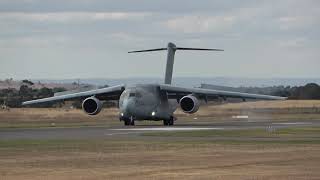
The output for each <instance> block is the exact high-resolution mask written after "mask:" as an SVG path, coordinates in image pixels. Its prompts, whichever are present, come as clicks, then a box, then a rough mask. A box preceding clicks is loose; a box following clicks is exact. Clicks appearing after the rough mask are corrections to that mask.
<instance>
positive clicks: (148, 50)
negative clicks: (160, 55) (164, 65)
mask: <svg viewBox="0 0 320 180" xmlns="http://www.w3.org/2000/svg"><path fill="white" fill-rule="evenodd" d="M163 50H167V48H157V49H146V50H139V51H130V52H128V53H138V52H150V51H163Z"/></svg>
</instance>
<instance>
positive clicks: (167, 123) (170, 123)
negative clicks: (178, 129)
mask: <svg viewBox="0 0 320 180" xmlns="http://www.w3.org/2000/svg"><path fill="white" fill-rule="evenodd" d="M174 121H175V117H173V116H170V119H165V120H163V125H164V126H173V124H174Z"/></svg>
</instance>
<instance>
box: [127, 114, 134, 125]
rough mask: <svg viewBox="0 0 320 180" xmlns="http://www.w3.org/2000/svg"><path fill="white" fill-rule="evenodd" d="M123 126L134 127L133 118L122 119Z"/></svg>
mask: <svg viewBox="0 0 320 180" xmlns="http://www.w3.org/2000/svg"><path fill="white" fill-rule="evenodd" d="M124 125H125V126H134V125H135V124H134V118H133V117H132V116H131V117H130V118H126V119H124Z"/></svg>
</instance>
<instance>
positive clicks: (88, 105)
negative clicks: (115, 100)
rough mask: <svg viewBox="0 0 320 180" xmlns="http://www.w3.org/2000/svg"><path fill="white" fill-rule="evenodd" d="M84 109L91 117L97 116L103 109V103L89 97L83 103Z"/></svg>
mask: <svg viewBox="0 0 320 180" xmlns="http://www.w3.org/2000/svg"><path fill="white" fill-rule="evenodd" d="M82 109H83V111H84V112H86V113H87V114H89V115H96V114H98V113H99V112H100V111H101V109H102V103H101V101H100V100H99V99H97V98H96V97H89V98H87V99H85V100H84V101H83V102H82Z"/></svg>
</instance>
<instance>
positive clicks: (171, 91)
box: [23, 43, 286, 126]
mask: <svg viewBox="0 0 320 180" xmlns="http://www.w3.org/2000/svg"><path fill="white" fill-rule="evenodd" d="M162 50H167V65H166V72H165V80H164V84H136V85H118V86H112V87H107V88H101V89H96V90H90V91H84V92H78V93H70V94H66V95H58V96H53V97H49V98H43V99H37V100H32V101H26V102H23V105H31V104H37V103H45V102H54V101H63V100H73V99H80V100H82V108H83V110H84V112H85V113H87V114H88V115H96V114H98V113H99V112H100V111H101V109H102V103H103V101H108V100H119V110H120V111H119V117H120V121H124V125H126V126H127V125H134V124H135V123H134V122H135V120H153V121H159V120H163V124H164V125H166V126H170V125H173V124H174V121H175V120H176V118H175V117H174V116H173V113H174V111H175V110H176V109H177V107H178V106H179V105H180V107H181V109H182V111H183V112H185V113H195V112H197V111H198V109H199V106H200V102H207V101H210V100H215V99H217V98H224V99H225V98H228V97H232V98H241V99H243V100H245V99H264V100H284V99H286V98H285V97H277V96H268V95H258V94H248V93H239V92H230V91H220V90H212V89H203V88H185V87H178V86H173V85H171V80H172V71H173V63H174V55H175V52H176V51H177V50H203V51H223V50H221V49H202V48H183V47H177V46H176V45H175V44H173V43H168V45H167V47H166V48H158V49H148V50H140V51H131V52H129V53H137V52H149V51H162Z"/></svg>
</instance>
